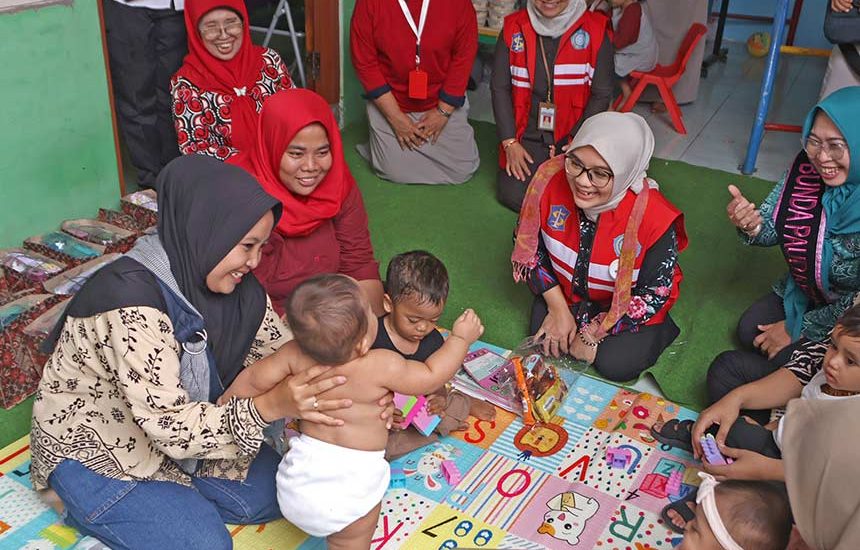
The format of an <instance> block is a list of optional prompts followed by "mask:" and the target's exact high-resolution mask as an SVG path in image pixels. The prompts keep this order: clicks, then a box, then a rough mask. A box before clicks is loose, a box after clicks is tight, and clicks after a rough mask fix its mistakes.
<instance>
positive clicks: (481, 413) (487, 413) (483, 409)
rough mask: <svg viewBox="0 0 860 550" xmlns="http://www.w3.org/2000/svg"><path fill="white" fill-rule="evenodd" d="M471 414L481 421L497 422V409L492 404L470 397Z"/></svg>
mask: <svg viewBox="0 0 860 550" xmlns="http://www.w3.org/2000/svg"><path fill="white" fill-rule="evenodd" d="M469 400H470V401H471V404H470V405H469V414H470V415H472V416H474V417H475V418H478V419H480V420H487V421H490V420H495V419H496V407H495V405H492V404H491V403H487V402H486V401H482V400H480V399H475V398H474V397H470V398H469Z"/></svg>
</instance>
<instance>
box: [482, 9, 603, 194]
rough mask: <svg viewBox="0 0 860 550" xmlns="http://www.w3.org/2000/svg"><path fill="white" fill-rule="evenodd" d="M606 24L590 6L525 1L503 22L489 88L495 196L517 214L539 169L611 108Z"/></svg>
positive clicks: (601, 14)
mask: <svg viewBox="0 0 860 550" xmlns="http://www.w3.org/2000/svg"><path fill="white" fill-rule="evenodd" d="M608 24H609V18H608V17H607V15H606V14H605V13H603V12H595V11H590V10H587V9H586V4H585V0H528V3H527V4H526V8H525V9H523V10H520V11H518V12H515V13H513V14H511V15H509V16H508V17H506V18H505V24H504V28H503V29H502V32H501V34H500V35H499V41H498V42H497V43H496V52H495V54H494V59H493V78H492V82H491V84H490V89H491V91H492V94H493V115H494V116H495V120H496V128H497V132H498V137H499V172H498V179H497V184H498V193H497V195H498V199H499V202H501V203H502V204H503V205H505V206H507V207H508V208H510V209H512V210H515V211H519V209H520V205H521V204H522V201H523V196H524V195H525V192H526V188H527V187H528V184H529V181H530V180H531V177H532V174H534V173H535V171H536V169H537V167H538V166H540V165H541V164H542V163H543V162H544V161H545V160H547V159H548V158H550V157H551V156H553V155H554V154H556V153H560V152H561V148H562V147H563V146H565V145H567V144H568V143H569V142H570V139H571V136H573V135H574V134H575V133H576V131H577V129H579V125H580V124H581V123H582V121H583V120H585V119H586V118H588V117H589V116H591V115H594V114H597V113H599V112H602V111H605V110H607V109H608V108H609V102H610V100H611V99H612V94H613V87H614V73H615V61H614V59H613V56H614V49H613V47H612V43H611V41H610V39H609V34H608V32H607V30H608V29H609V26H608ZM550 75H552V76H551V77H550Z"/></svg>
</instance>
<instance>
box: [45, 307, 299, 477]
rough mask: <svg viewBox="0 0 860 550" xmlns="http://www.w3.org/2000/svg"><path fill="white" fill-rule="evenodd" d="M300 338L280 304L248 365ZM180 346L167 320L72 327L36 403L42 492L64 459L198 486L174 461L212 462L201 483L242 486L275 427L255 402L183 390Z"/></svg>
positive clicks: (269, 312)
mask: <svg viewBox="0 0 860 550" xmlns="http://www.w3.org/2000/svg"><path fill="white" fill-rule="evenodd" d="M291 338H292V335H291V333H290V332H289V330H288V329H287V328H286V327H285V326H284V324H283V323H282V322H281V320H280V319H279V318H278V316H277V315H276V314H275V312H274V310H273V309H272V304H271V301H269V302H268V304H267V307H266V314H265V316H264V318H263V322H262V324H261V325H260V329H259V330H258V331H257V335H256V336H255V338H254V341H253V343H252V345H251V350H250V352H249V353H248V356H247V358H246V359H245V366H247V365H249V364H251V363H253V362H255V361H258V360H259V359H262V358H263V357H266V356H267V355H269V354H271V353H273V352H274V351H275V350H276V349H278V348H279V347H280V346H281V345H283V344H284V343H285V342H287V341H288V340H289V339H291ZM180 349H181V348H180V344H179V343H178V342H177V341H176V340H175V339H174V337H173V326H172V324H171V322H170V318H169V317H168V316H167V314H166V313H164V312H162V311H159V310H158V309H155V308H152V307H127V308H120V309H115V310H111V311H107V312H104V313H100V314H98V315H94V316H92V317H86V318H73V317H69V318H67V320H66V324H65V327H64V329H63V332H62V334H61V335H60V338H59V341H58V342H57V347H56V349H55V350H54V353H53V354H52V355H51V357H50V359H49V360H48V362H47V364H46V365H45V371H44V374H43V376H42V381H41V384H40V385H39V389H38V391H37V393H36V398H35V401H34V403H33V425H32V431H31V433H30V448H31V453H32V466H31V470H30V475H31V477H32V481H33V485H34V487H35V488H36V489H37V490H38V489H44V488H46V487H47V486H48V476H49V475H50V474H51V472H52V471H53V470H54V468H56V466H57V465H58V464H59V463H60V462H62V461H63V460H64V459H67V458H68V459H74V460H77V461H79V462H81V463H82V464H83V465H84V466H86V467H87V468H89V469H91V470H92V471H94V472H96V473H98V474H101V475H104V476H107V477H111V478H117V479H123V480H143V479H150V480H162V481H173V482H177V483H182V484H185V485H189V484H190V482H191V479H190V478H189V477H188V475H186V474H185V473H184V472H183V471H182V470H180V469H179V467H178V465H177V464H176V462H174V460H173V459H184V458H196V459H203V462H202V463H201V469H200V470H199V475H202V476H214V477H220V478H224V479H233V480H242V479H244V478H245V476H246V475H247V473H248V468H249V467H250V463H251V460H252V459H253V458H254V456H255V455H256V453H257V451H258V450H259V448H260V444H261V443H262V441H263V433H262V432H263V428H265V427H266V425H267V424H266V423H265V422H264V421H263V419H262V418H261V417H260V415H259V413H258V412H257V410H256V408H255V407H254V405H253V403H252V401H251V399H236V398H233V399H231V400H230V402H229V403H227V404H226V405H223V406H216V405H214V404H212V403H201V402H189V401H188V394H187V393H186V392H185V390H183V389H182V386H181V385H180V382H179V353H180Z"/></svg>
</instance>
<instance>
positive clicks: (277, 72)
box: [170, 0, 293, 160]
mask: <svg viewBox="0 0 860 550" xmlns="http://www.w3.org/2000/svg"><path fill="white" fill-rule="evenodd" d="M185 27H186V30H187V31H188V55H186V56H185V61H184V62H183V64H182V67H180V68H179V70H178V71H176V74H175V75H173V78H172V79H171V81H170V93H171V94H172V96H173V120H174V122H175V123H176V136H177V139H178V140H179V150H180V151H181V152H182V154H183V155H192V154H194V153H202V154H204V155H208V156H210V157H214V158H216V159H218V160H226V159H228V158H230V157H232V156H234V155H235V154H237V153H238V152H240V151H244V150H245V149H250V148H251V147H252V146H253V145H254V140H255V139H256V135H257V118H258V117H259V112H260V109H261V108H262V106H263V100H264V99H266V98H267V97H269V96H270V95H272V94H274V93H275V92H277V91H279V90H286V89H288V88H292V87H293V81H292V80H291V79H290V74H289V73H288V72H287V68H286V66H285V65H284V62H283V61H282V60H281V56H280V55H278V53H277V52H275V51H274V50H271V49H269V48H263V47H261V46H255V45H254V44H252V43H251V31H250V29H249V22H248V10H247V9H246V8H245V2H243V1H242V0H186V2H185Z"/></svg>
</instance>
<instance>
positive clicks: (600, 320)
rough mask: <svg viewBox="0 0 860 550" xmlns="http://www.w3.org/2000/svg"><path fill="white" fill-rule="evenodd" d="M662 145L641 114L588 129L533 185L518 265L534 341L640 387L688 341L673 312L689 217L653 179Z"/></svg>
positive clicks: (618, 116)
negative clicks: (670, 349)
mask: <svg viewBox="0 0 860 550" xmlns="http://www.w3.org/2000/svg"><path fill="white" fill-rule="evenodd" d="M653 151H654V135H653V134H652V133H651V129H650V128H649V127H648V124H647V123H646V122H645V120H644V119H643V118H642V117H640V116H639V115H637V114H634V113H614V112H606V113H600V114H597V115H595V116H593V117H591V118H589V119H588V120H586V121H585V122H584V123H583V124H582V126H581V128H580V129H579V131H578V132H577V134H576V136H575V137H574V138H573V142H572V143H571V145H570V147H569V148H568V149H567V152H566V153H565V154H564V155H559V156H556V157H553V158H551V159H550V160H549V161H547V162H545V163H544V164H543V165H541V167H540V168H539V170H538V171H537V173H536V174H535V176H534V178H533V179H532V182H531V184H530V185H529V189H528V192H527V193H526V197H525V200H524V201H523V208H522V211H521V212H520V219H519V226H518V229H517V237H516V245H515V247H514V253H513V255H512V257H511V259H512V261H513V263H514V278H515V279H517V280H525V281H527V282H528V284H529V286H530V287H531V289H532V291H533V292H534V293H535V294H536V295H537V296H536V299H535V302H534V305H533V306H532V317H531V333H532V334H535V336H536V337H538V338H543V339H544V350H545V351H546V352H547V353H550V354H552V355H555V356H557V355H559V354H560V353H569V354H570V355H572V356H574V357H576V358H577V359H581V360H584V361H587V362H589V363H592V364H593V365H594V367H595V368H596V369H597V371H598V372H599V373H600V374H601V375H602V376H604V377H606V378H608V379H610V380H616V381H626V380H632V379H634V378H636V377H637V376H639V374H640V373H641V372H642V371H644V370H645V369H647V368H648V367H650V366H651V365H653V364H654V363H655V362H656V361H657V358H658V357H659V356H660V354H661V353H662V352H663V350H664V349H665V348H666V346H668V345H669V344H671V343H672V341H673V340H674V339H675V338H676V337H677V336H678V333H679V332H680V331H679V329H678V327H677V326H676V325H675V323H674V321H672V318H671V317H669V310H670V309H671V308H672V305H674V303H675V301H676V300H677V299H678V294H679V287H678V286H679V284H680V283H681V279H682V275H681V268H680V267H679V266H678V253H679V252H680V251H681V250H683V249H684V248H686V246H687V234H686V232H685V230H684V221H683V215H682V214H681V212H680V211H678V209H677V208H675V207H674V206H673V205H672V204H671V203H670V202H669V201H668V200H666V198H665V197H664V196H663V195H662V194H661V193H660V191H658V190H657V184H656V183H655V182H654V181H653V180H651V179H650V178H648V175H647V174H646V172H645V170H646V168H647V167H648V163H649V161H650V160H651V154H652V153H653Z"/></svg>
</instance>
